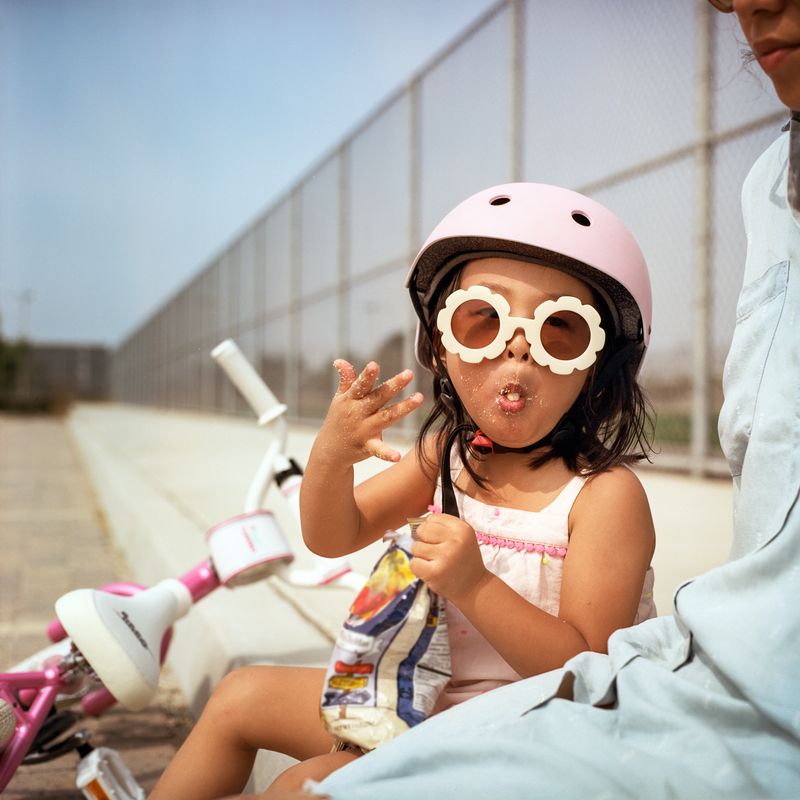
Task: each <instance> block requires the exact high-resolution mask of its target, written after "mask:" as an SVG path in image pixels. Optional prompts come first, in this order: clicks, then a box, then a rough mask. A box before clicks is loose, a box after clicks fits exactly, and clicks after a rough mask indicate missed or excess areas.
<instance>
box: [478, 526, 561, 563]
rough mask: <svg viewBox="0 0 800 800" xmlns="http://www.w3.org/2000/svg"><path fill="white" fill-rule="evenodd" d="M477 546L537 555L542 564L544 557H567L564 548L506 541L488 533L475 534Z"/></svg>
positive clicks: (513, 540) (520, 540)
mask: <svg viewBox="0 0 800 800" xmlns="http://www.w3.org/2000/svg"><path fill="white" fill-rule="evenodd" d="M475 537H476V538H477V540H478V544H486V545H489V547H505V548H507V549H509V550H516V551H517V552H518V553H522V552H526V553H537V554H538V555H541V556H542V557H543V559H542V560H543V563H547V562H546V560H545V558H546V556H555V557H556V558H564V556H566V555H567V548H566V547H559V546H557V545H554V544H540V543H539V542H526V541H524V540H522V539H508V538H506V537H505V536H494V535H493V534H490V533H480V532H479V531H476V532H475Z"/></svg>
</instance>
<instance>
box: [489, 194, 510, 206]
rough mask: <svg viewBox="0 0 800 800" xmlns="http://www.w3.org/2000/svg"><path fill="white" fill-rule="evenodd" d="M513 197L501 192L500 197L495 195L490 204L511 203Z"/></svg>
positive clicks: (501, 204) (502, 204)
mask: <svg viewBox="0 0 800 800" xmlns="http://www.w3.org/2000/svg"><path fill="white" fill-rule="evenodd" d="M510 202H511V198H510V197H509V196H508V195H507V194H501V195H499V196H498V197H493V198H492V199H491V200H490V201H489V205H490V206H504V205H505V204H506V203H510Z"/></svg>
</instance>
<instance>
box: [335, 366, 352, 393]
mask: <svg viewBox="0 0 800 800" xmlns="http://www.w3.org/2000/svg"><path fill="white" fill-rule="evenodd" d="M333 366H334V368H335V369H336V371H337V372H338V373H339V387H338V388H337V390H336V393H337V394H344V393H345V392H346V391H347V390H348V389H349V388H350V387H351V386H352V385H353V381H355V379H356V370H355V367H354V366H353V365H352V364H351V363H350V362H349V361H345V360H344V359H343V358H337V359H336V361H334V362H333Z"/></svg>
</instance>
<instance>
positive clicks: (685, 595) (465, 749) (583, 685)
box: [307, 0, 800, 800]
mask: <svg viewBox="0 0 800 800" xmlns="http://www.w3.org/2000/svg"><path fill="white" fill-rule="evenodd" d="M712 2H713V4H714V5H715V6H716V7H717V8H718V9H720V10H721V11H727V12H730V11H733V12H735V13H736V15H737V17H738V20H739V23H740V25H741V28H742V32H743V33H744V36H745V37H746V39H747V41H748V43H749V45H750V47H751V49H752V51H753V53H754V55H755V57H756V60H757V62H758V64H759V65H760V67H761V68H762V69H763V70H764V72H765V73H766V75H767V76H768V77H769V79H770V80H771V82H772V84H773V85H774V87H775V90H776V92H777V94H778V96H779V98H780V99H781V101H782V102H783V103H784V104H785V105H786V106H787V108H788V109H790V110H791V112H792V114H791V120H790V123H789V126H788V128H787V130H786V131H785V133H784V134H783V135H782V136H781V137H780V138H779V139H778V140H777V141H776V142H775V143H774V144H773V145H772V146H771V147H770V148H769V149H768V150H767V151H766V152H765V153H764V154H763V155H762V156H761V157H760V158H759V160H758V161H757V162H756V164H755V166H754V167H753V169H752V170H751V172H750V175H749V176H748V178H747V180H746V182H745V185H744V189H743V193H742V201H743V202H742V205H743V213H744V221H745V226H746V231H747V239H748V253H747V261H746V265H745V273H744V286H743V289H742V292H741V296H740V299H739V303H738V307H737V324H736V330H735V332H734V337H733V341H732V344H731V349H730V353H729V356H728V359H727V362H726V368H725V376H724V390H725V404H724V408H723V412H722V414H721V417H720V434H721V442H722V446H723V450H724V452H725V454H726V457H727V459H728V461H729V464H730V468H731V472H732V475H733V482H734V512H735V516H734V543H733V550H732V554H731V559H730V560H729V562H728V563H726V564H724V565H722V566H720V567H718V568H716V569H714V570H712V571H710V572H708V573H706V574H704V575H702V576H701V577H699V578H697V579H695V580H693V581H689V582H688V583H686V584H684V585H683V586H682V587H680V588H679V590H678V591H677V593H676V595H675V599H674V609H673V611H674V613H673V615H672V616H665V617H659V618H657V619H654V620H649V621H647V622H645V623H643V624H641V625H638V626H636V627H634V628H629V629H625V630H622V631H619V632H617V633H616V634H614V635H613V636H612V637H611V639H610V641H609V647H608V655H601V654H597V653H582V654H580V655H578V656H576V657H575V658H573V659H571V660H570V661H568V662H567V664H566V665H565V666H564V668H562V669H560V670H555V671H553V672H549V673H546V674H544V675H540V676H536V677H534V678H530V679H528V680H524V681H519V682H517V683H515V684H512V685H510V686H508V687H504V688H501V689H498V690H496V691H494V692H490V693H488V694H486V695H484V696H482V697H479V698H477V699H474V700H471V701H469V702H467V703H465V704H463V705H461V706H458V707H456V708H453V709H451V710H449V711H447V712H445V713H443V714H440V715H438V716H436V717H434V718H432V719H431V720H429V721H427V722H425V723H423V724H422V725H420V726H419V727H417V728H415V729H414V730H412V731H410V732H409V733H408V734H407V735H404V736H401V737H399V738H398V739H396V740H394V741H392V742H389V743H388V744H386V745H384V746H382V747H381V748H379V749H378V750H376V751H375V752H374V753H371V754H369V755H367V756H366V757H363V758H360V759H358V760H357V761H355V762H353V763H352V764H349V765H348V766H346V767H344V768H342V769H341V770H339V771H337V772H335V773H333V774H332V775H331V776H330V777H328V778H327V779H326V780H324V781H322V782H321V783H320V784H317V785H315V786H307V792H308V793H309V796H327V797H330V798H332V799H333V800H374V798H382V799H383V800H394V799H395V798H409V797H424V798H437V800H439V799H442V798H450V797H453V798H456V797H457V798H460V800H471V798H489V797H501V798H504V800H509V799H510V798H526V800H527V798H539V797H558V798H577V797H608V798H611V797H613V798H620V797H631V798H640V797H649V798H661V797H664V798H666V797H681V798H704V799H705V800H709V799H710V798H723V797H724V798H726V800H727V799H729V798H759V797H769V798H797V797H800V611H798V603H797V598H798V596H800V507H798V502H797V500H798V490H799V489H800V335H799V334H798V332H797V324H798V319H800V227H798V226H800V114H799V113H798V111H799V110H800V2H798V0H727V1H726V0H712Z"/></svg>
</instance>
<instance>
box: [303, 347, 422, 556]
mask: <svg viewBox="0 0 800 800" xmlns="http://www.w3.org/2000/svg"><path fill="white" fill-rule="evenodd" d="M334 366H335V367H336V368H337V369H338V370H339V378H340V379H339V388H338V390H337V392H336V395H335V396H334V398H333V400H332V401H331V407H330V409H329V411H328V415H327V417H326V418H325V421H324V422H323V424H322V427H321V428H320V431H319V434H318V435H317V438H316V440H315V441H314V446H313V447H312V449H311V454H310V455H309V459H308V463H307V465H306V470H305V474H304V476H303V482H302V484H301V488H300V517H301V524H302V530H303V539H304V540H305V542H306V544H307V545H308V547H309V548H310V549H311V550H312V551H313V552H314V553H317V554H318V555H322V556H328V557H334V556H340V555H344V554H346V553H351V552H353V551H354V550H358V549H359V548H361V547H364V546H365V545H367V544H369V543H370V542H373V541H375V540H376V539H378V538H379V537H380V536H382V535H383V533H384V532H385V531H386V530H388V529H391V528H396V527H399V526H400V525H403V524H405V522H406V518H407V517H409V516H414V515H417V514H420V513H421V512H422V511H424V510H425V508H426V506H427V503H429V502H430V497H431V496H432V493H433V484H432V483H431V479H430V478H429V477H426V474H425V473H424V471H423V470H421V469H420V465H419V464H418V460H417V456H416V453H415V452H414V451H413V450H412V451H411V452H409V453H408V454H407V455H406V456H405V457H404V458H402V459H401V458H400V454H399V453H398V452H397V451H396V450H393V449H392V448H391V447H389V446H388V445H387V444H386V443H385V442H384V441H383V438H382V433H383V430H384V429H385V428H388V427H389V426H390V425H391V424H392V423H394V422H396V421H397V420H398V419H401V418H402V417H404V416H405V415H406V414H409V413H410V412H411V411H413V410H414V409H416V408H417V407H418V406H419V405H420V404H421V403H422V395H421V394H419V393H416V394H413V395H412V396H411V397H409V398H407V399H405V400H400V401H398V402H397V403H395V404H393V405H387V404H388V403H389V401H390V400H392V399H393V398H394V397H396V396H397V395H398V394H399V393H400V392H401V391H402V390H403V389H404V388H405V387H406V386H408V384H409V383H410V382H411V380H412V378H413V375H412V373H411V370H405V371H404V372H401V373H399V374H398V375H395V376H394V377H393V378H390V379H389V380H387V381H385V382H384V383H382V384H380V385H379V386H377V387H376V386H375V381H376V379H377V376H378V365H377V364H376V363H375V362H374V361H372V362H370V363H369V364H367V366H366V367H365V369H364V371H363V372H362V373H361V375H359V376H358V377H356V372H355V369H354V368H353V366H352V365H351V364H349V363H348V362H346V361H342V360H338V361H336V362H334ZM370 456H377V457H378V458H382V459H384V460H385V461H392V462H395V463H394V465H393V466H391V467H390V468H389V469H387V470H385V471H383V472H381V473H379V474H378V475H375V476H373V477H372V478H370V479H369V480H367V481H365V482H364V483H363V484H361V485H359V486H358V487H357V488H356V489H354V487H353V465H354V464H356V463H357V462H359V461H363V460H364V459H366V458H368V457H370ZM426 498H427V500H426Z"/></svg>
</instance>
